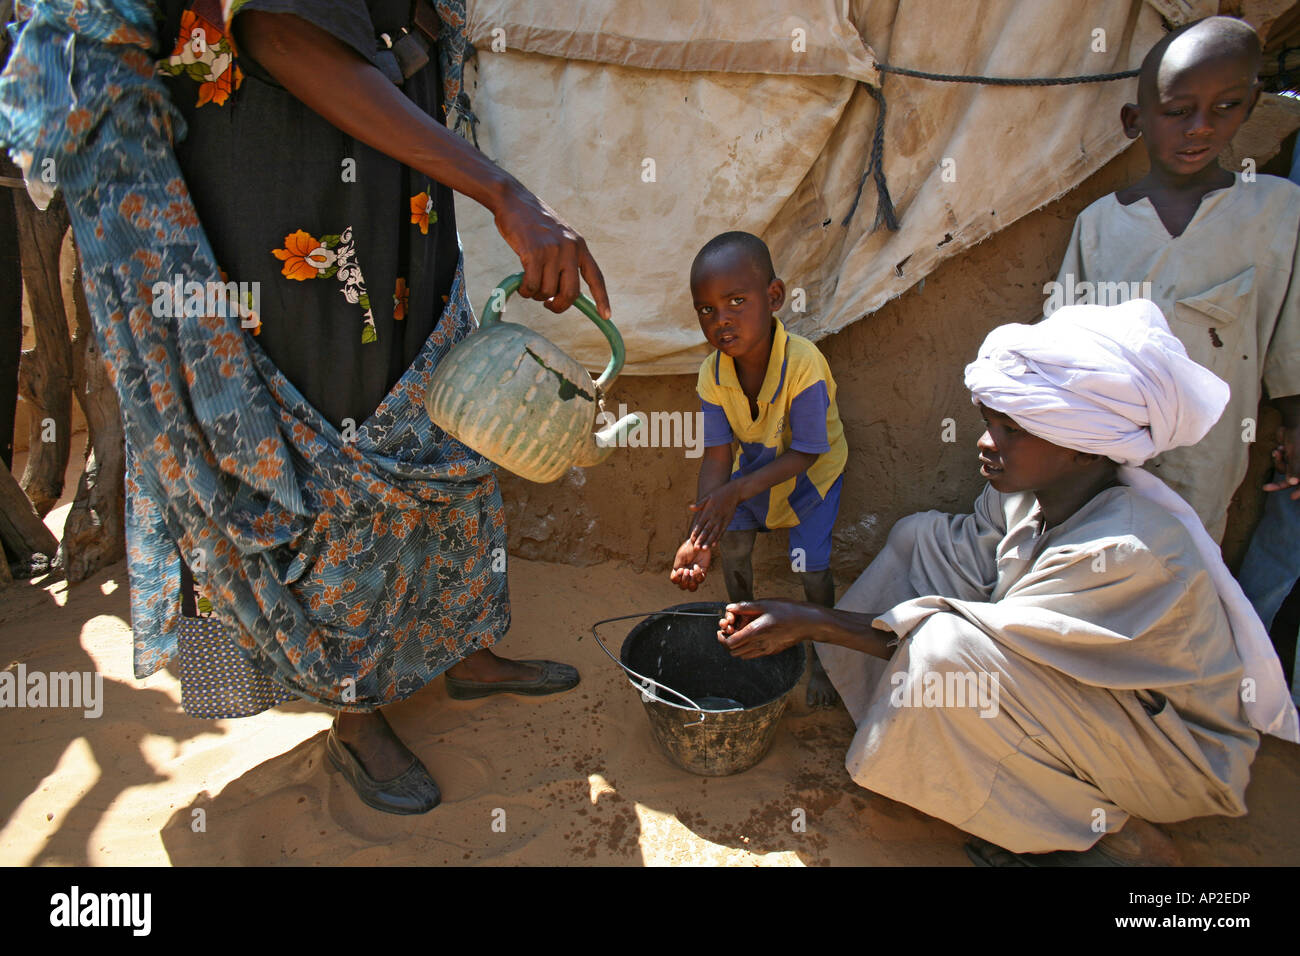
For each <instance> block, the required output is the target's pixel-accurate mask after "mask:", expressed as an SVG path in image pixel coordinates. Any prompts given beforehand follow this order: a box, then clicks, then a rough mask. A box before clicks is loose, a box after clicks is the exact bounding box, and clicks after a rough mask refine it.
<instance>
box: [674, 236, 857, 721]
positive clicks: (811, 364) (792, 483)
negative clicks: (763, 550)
mask: <svg viewBox="0 0 1300 956" xmlns="http://www.w3.org/2000/svg"><path fill="white" fill-rule="evenodd" d="M691 297H692V299H693V300H694V302H695V313H696V315H697V316H698V317H699V320H700V328H701V330H703V332H704V336H705V338H707V339H708V341H709V344H710V345H712V346H713V348H714V351H713V353H712V354H710V355H709V357H708V358H706V359H705V360H704V364H703V365H701V366H700V376H699V382H698V385H697V391H698V392H699V395H700V404H701V407H702V408H703V411H704V448H705V450H704V458H703V460H702V461H701V463H700V477H699V484H698V487H697V494H696V502H695V504H693V505H691V510H692V511H693V512H695V516H694V518H693V520H692V522H691V527H690V531H689V533H688V535H687V538H686V540H685V541H684V542H682V545H681V547H680V548H678V549H677V556H676V559H675V560H674V562H673V570H672V574H671V578H672V580H673V581H674V582H675V583H676V584H677V585H678V586H679V587H681V588H683V589H685V590H689V591H694V590H695V589H696V588H697V587H699V585H700V583H701V582H702V581H703V580H704V577H705V574H706V573H707V571H708V569H709V566H710V564H711V563H712V560H713V551H714V549H715V548H718V549H719V550H720V551H721V553H722V568H723V577H724V580H725V581H726V586H727V597H728V598H729V599H730V600H731V601H732V602H733V603H734V602H738V601H752V600H753V599H754V572H753V564H752V555H753V550H754V540H755V537H756V535H757V533H758V532H759V531H770V530H772V529H774V528H789V529H790V563H791V567H792V568H793V569H794V570H795V571H796V572H798V573H799V577H800V579H801V580H802V582H803V589H804V595H805V596H806V597H807V599H808V600H809V601H810V602H812V603H814V604H820V605H822V606H824V607H834V605H835V584H834V581H833V580H832V578H831V570H830V557H831V528H832V527H833V526H834V524H835V516H836V515H837V514H838V513H839V507H840V486H841V485H842V484H843V475H844V462H845V459H846V458H847V457H848V445H847V444H846V443H845V441H844V429H843V427H842V426H841V424H840V416H839V411H838V409H837V408H836V406H835V380H834V379H833V378H832V377H831V371H830V367H829V366H828V365H827V364H826V359H825V357H824V356H823V355H822V354H821V352H820V351H819V350H818V348H817V346H815V345H814V344H813V343H812V342H810V341H808V340H807V339H805V338H803V337H802V336H798V335H790V334H789V333H788V332H786V330H785V326H784V325H783V324H782V323H781V320H780V319H778V318H777V317H776V315H775V313H776V311H777V310H778V309H780V308H781V305H782V304H783V303H784V302H785V284H784V283H782V282H781V280H780V279H778V278H777V277H776V272H775V270H774V269H773V268H772V257H771V254H770V253H769V252H768V248H767V245H766V244H765V243H764V242H763V240H761V239H759V238H758V237H757V236H754V235H751V234H749V233H746V232H726V233H723V234H722V235H720V236H717V237H715V238H714V239H711V240H710V241H709V242H708V243H707V244H706V245H705V246H704V248H703V249H701V250H700V252H699V254H698V255H697V256H696V257H695V262H694V263H693V264H692V265H691ZM733 440H735V441H738V442H739V443H740V450H739V453H738V454H737V455H736V456H735V457H734V459H733V456H732V450H731V448H732V441H733ZM808 657H809V666H810V669H811V674H810V677H809V680H808V694H807V701H808V705H809V706H811V707H829V706H832V705H833V704H834V703H835V701H836V699H837V695H836V693H835V689H834V687H833V686H832V685H831V683H830V680H829V679H828V678H827V676H826V671H825V670H823V669H822V666H821V662H820V661H819V660H818V659H817V655H816V653H814V652H812V651H811V645H810V652H809V655H808Z"/></svg>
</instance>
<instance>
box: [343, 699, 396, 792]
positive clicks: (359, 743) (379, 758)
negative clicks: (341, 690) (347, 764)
mask: <svg viewBox="0 0 1300 956" xmlns="http://www.w3.org/2000/svg"><path fill="white" fill-rule="evenodd" d="M334 728H335V730H334V732H335V735H336V736H337V737H338V739H339V740H340V741H341V742H342V743H344V744H346V745H347V748H348V749H349V750H350V751H352V754H353V756H355V757H356V758H357V761H358V762H359V763H360V764H361V766H362V768H363V769H364V770H365V772H366V773H367V774H368V775H369V776H370V777H371V778H373V779H375V780H392V779H394V778H395V777H399V776H401V775H402V774H403V773H404V772H405V771H406V770H407V769H408V768H409V767H410V766H411V764H412V763H414V762H415V761H416V760H417V758H416V756H415V754H413V753H411V751H410V750H409V749H407V746H406V744H404V743H402V741H401V738H399V737H398V736H397V734H395V733H394V732H393V728H392V727H390V726H389V725H388V721H387V720H385V719H384V715H383V714H382V713H380V712H379V711H377V710H376V711H373V712H371V713H368V714H352V713H343V712H340V713H339V714H337V715H336V716H335V718H334Z"/></svg>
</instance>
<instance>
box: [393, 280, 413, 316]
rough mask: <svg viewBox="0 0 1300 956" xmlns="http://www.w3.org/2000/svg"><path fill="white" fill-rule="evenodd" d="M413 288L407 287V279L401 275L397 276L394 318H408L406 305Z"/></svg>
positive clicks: (394, 295)
mask: <svg viewBox="0 0 1300 956" xmlns="http://www.w3.org/2000/svg"><path fill="white" fill-rule="evenodd" d="M410 294H411V290H410V289H408V288H407V287H406V280H405V279H403V278H402V277H401V276H398V277H397V290H396V291H395V292H394V293H393V320H394V321H396V322H401V321H402V319H404V318H406V305H407V301H408V300H409V298H410Z"/></svg>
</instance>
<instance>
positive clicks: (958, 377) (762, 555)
mask: <svg viewBox="0 0 1300 956" xmlns="http://www.w3.org/2000/svg"><path fill="white" fill-rule="evenodd" d="M1145 164H1146V157H1145V154H1144V153H1143V152H1142V150H1141V149H1132V148H1130V149H1129V150H1127V151H1125V152H1124V153H1123V154H1121V155H1120V156H1119V157H1117V158H1116V159H1115V160H1113V161H1112V162H1110V163H1109V164H1107V165H1106V166H1105V167H1103V168H1102V169H1101V170H1099V171H1098V172H1097V173H1096V174H1094V175H1093V176H1091V177H1090V178H1089V179H1087V180H1086V181H1084V182H1083V183H1082V184H1081V185H1080V186H1079V187H1078V188H1077V189H1075V190H1074V191H1072V192H1071V193H1069V194H1068V195H1066V196H1064V197H1062V198H1061V199H1059V200H1057V201H1056V202H1053V203H1051V204H1049V205H1047V206H1045V207H1044V208H1042V209H1040V210H1038V211H1037V212H1034V213H1031V214H1030V215H1028V216H1026V217H1024V218H1022V219H1021V220H1020V221H1018V222H1016V223H1013V224H1012V225H1011V226H1009V227H1008V228H1006V229H1004V230H1003V231H1001V232H999V233H997V234H996V235H994V236H993V237H991V238H990V239H988V240H987V241H986V242H984V243H982V244H980V245H978V246H976V247H974V248H973V249H972V250H970V251H969V252H968V253H966V254H965V255H962V256H961V257H959V258H956V259H953V260H950V261H948V262H946V263H945V264H943V265H942V266H940V267H939V268H938V269H937V270H936V271H935V272H934V273H933V274H931V275H930V276H928V277H927V278H926V279H925V281H924V282H923V283H921V284H919V285H918V286H916V287H914V288H913V289H911V290H909V291H908V292H907V293H905V294H904V295H902V296H900V297H899V298H897V299H895V300H893V301H892V302H890V303H888V304H887V305H885V306H884V307H883V308H881V309H880V310H879V311H878V312H876V313H875V314H873V315H870V316H867V317H866V318H864V319H862V320H861V321H859V322H856V323H855V324H853V325H852V326H850V327H849V328H847V329H845V330H844V331H843V332H840V333H838V334H837V335H834V336H831V337H829V338H826V339H823V340H822V341H821V342H820V343H819V345H820V347H821V349H822V351H823V352H824V353H825V355H826V357H827V359H828V360H829V362H830V366H831V371H832V373H833V375H834V376H835V381H836V383H837V385H838V388H839V395H838V403H839V410H840V417H841V419H842V420H843V422H844V427H845V436H846V439H847V441H848V444H849V465H848V468H847V470H846V474H845V484H844V490H843V495H842V499H841V504H840V516H839V520H838V522H837V525H836V530H835V534H834V552H833V557H832V566H833V568H834V570H835V577H836V581H837V584H838V586H839V588H840V589H841V590H842V589H843V588H845V587H846V586H847V585H848V584H849V583H851V581H852V580H853V578H854V577H855V576H856V575H857V574H858V573H859V572H860V571H861V570H862V568H863V567H865V566H866V564H867V563H868V561H869V560H870V559H871V557H872V556H873V555H874V554H875V553H876V552H877V551H878V550H879V549H880V547H881V546H882V545H883V544H884V540H885V536H886V535H887V534H888V533H889V529H890V528H891V527H892V526H893V524H894V522H895V521H897V520H898V519H899V518H901V517H903V516H904V515H907V514H911V513H912V512H915V511H924V510H928V509H932V508H933V509H939V510H943V511H955V512H962V511H967V510H969V508H970V505H971V503H972V502H973V501H974V499H975V497H976V496H977V495H978V494H979V492H980V491H981V489H982V488H983V484H984V482H983V479H982V478H980V476H979V472H978V465H977V464H976V460H975V456H976V451H975V442H976V441H977V440H978V438H979V436H980V434H981V433H982V431H983V426H982V424H981V423H980V418H979V415H978V414H977V412H976V411H975V408H974V406H972V405H971V403H970V397H969V393H968V392H967V391H966V389H965V387H964V385H963V384H962V370H963V368H964V367H965V365H966V363H967V362H969V361H970V360H971V358H972V357H973V356H974V354H975V350H976V349H977V348H978V346H979V343H980V342H981V341H982V340H983V338H984V336H985V335H986V334H987V333H988V331H989V330H990V329H992V328H994V327H995V326H998V325H1002V324H1004V323H1007V322H1021V321H1028V320H1030V319H1031V318H1032V317H1033V316H1035V315H1038V314H1041V311H1042V307H1043V301H1044V295H1043V285H1044V284H1045V283H1047V282H1050V281H1052V280H1053V279H1054V278H1055V276H1056V270H1057V267H1058V266H1059V264H1060V260H1061V257H1062V255H1063V254H1064V252H1065V246H1066V244H1067V242H1068V241H1069V237H1070V230H1071V228H1072V226H1073V223H1074V218H1075V216H1076V215H1077V214H1078V213H1079V212H1080V211H1081V210H1082V209H1083V208H1084V207H1085V206H1086V205H1087V204H1088V203H1090V202H1092V201H1093V200H1095V199H1097V198H1099V197H1101V196H1103V195H1105V194H1106V193H1108V192H1112V191H1114V190H1115V189H1117V188H1119V187H1120V186H1122V185H1125V184H1126V183H1129V182H1131V181H1133V180H1134V179H1136V178H1138V177H1139V176H1141V175H1142V174H1143V173H1144V172H1145ZM902 214H903V215H906V214H907V211H906V209H904V210H902ZM596 251H597V254H599V250H596ZM777 270H778V273H779V272H780V263H778V264H777ZM682 281H683V290H682V294H683V295H685V294H686V288H685V277H683V280H682ZM694 388H695V379H694V376H681V375H677V376H647V377H631V376H629V377H626V378H623V379H620V380H619V381H618V382H617V383H616V385H615V388H614V394H613V395H612V403H611V404H612V405H617V403H619V402H622V403H625V404H626V405H627V407H628V409H629V410H636V411H646V412H648V411H669V412H671V411H679V410H680V411H683V412H693V411H694V410H696V409H697V408H698V404H697V401H696V398H695V391H694ZM610 410H611V411H614V410H615V409H614V408H612V407H611V409H610ZM945 419H952V420H953V426H954V427H953V428H950V429H949V433H948V435H947V436H945V434H944V420H945ZM1275 425H1276V417H1275V415H1274V414H1273V413H1272V410H1271V409H1268V410H1267V414H1265V415H1264V417H1263V418H1262V419H1261V422H1260V426H1261V427H1260V429H1259V434H1260V435H1261V436H1271V435H1272V433H1273V428H1274V427H1275ZM945 437H950V438H952V439H953V440H952V441H944V438H945ZM1268 444H1269V442H1268V441H1265V442H1260V443H1257V444H1256V445H1255V447H1254V455H1253V456H1252V468H1251V471H1250V473H1249V474H1248V475H1247V478H1246V480H1245V481H1244V482H1243V484H1242V488H1243V489H1247V490H1246V491H1245V493H1244V494H1243V493H1242V492H1239V493H1238V505H1237V508H1236V518H1235V519H1234V518H1233V517H1232V516H1230V522H1229V531H1228V536H1227V539H1226V540H1225V546H1224V550H1225V554H1226V555H1227V557H1228V558H1229V563H1230V564H1233V563H1234V561H1235V559H1237V558H1238V556H1239V554H1240V552H1241V550H1242V549H1243V548H1244V545H1245V540H1244V538H1245V535H1246V534H1248V532H1249V529H1250V528H1251V527H1253V525H1254V521H1255V516H1256V515H1257V514H1258V510H1259V506H1260V494H1261V493H1259V492H1257V491H1254V490H1251V489H1257V488H1258V487H1259V485H1260V483H1261V481H1262V478H1261V477H1260V475H1262V473H1263V469H1264V467H1265V465H1266V464H1267V446H1268ZM698 468H699V462H698V459H690V458H687V457H686V454H685V451H684V450H683V449H681V448H626V449H618V450H616V451H615V453H614V455H613V457H612V458H611V459H610V461H608V462H606V463H605V464H603V465H600V466H598V467H595V468H591V469H588V470H586V471H577V470H574V471H572V472H570V473H569V474H568V476H566V477H565V478H562V479H561V480H559V481H557V482H555V483H553V484H549V485H537V484H533V483H531V482H527V481H524V480H523V479H520V478H517V477H515V476H513V475H509V474H505V473H502V485H503V493H504V496H505V501H506V510H507V516H508V521H509V530H510V550H511V552H512V553H514V554H518V555H520V556H523V557H527V558H537V559H543V560H548V561H558V562H563V563H568V564H578V565H590V564H596V563H599V562H603V561H609V560H618V561H623V562H627V563H629V564H631V565H632V566H634V567H635V568H637V569H638V570H641V569H657V568H661V569H663V571H664V573H665V574H666V573H667V571H668V569H669V567H671V563H672V557H673V554H674V552H675V551H676V548H677V546H678V544H680V542H681V539H682V535H683V532H684V531H685V528H686V525H687V523H688V515H689V512H688V511H687V505H688V504H689V503H690V502H691V501H692V500H694V495H695V482H696V476H697V474H698ZM785 538H786V535H785V534H784V533H782V532H776V533H773V534H770V535H763V536H760V543H759V546H758V548H757V550H756V552H755V570H756V572H757V575H758V584H759V590H760V592H761V591H762V589H763V588H762V582H763V581H765V580H771V578H770V575H773V574H788V573H789V572H788V571H787V570H785V569H786V568H787V567H788V559H787V558H786V556H785V546H786V542H785Z"/></svg>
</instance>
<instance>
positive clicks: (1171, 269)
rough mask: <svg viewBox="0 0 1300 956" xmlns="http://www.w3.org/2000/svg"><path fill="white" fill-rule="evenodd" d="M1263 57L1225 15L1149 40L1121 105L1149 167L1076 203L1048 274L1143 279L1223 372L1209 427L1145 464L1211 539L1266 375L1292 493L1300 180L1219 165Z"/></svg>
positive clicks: (1188, 340)
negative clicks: (1217, 413)
mask: <svg viewBox="0 0 1300 956" xmlns="http://www.w3.org/2000/svg"><path fill="white" fill-rule="evenodd" d="M1260 56H1261V53H1260V42H1259V37H1258V36H1257V35H1256V33H1255V31H1254V30H1253V29H1251V27H1250V26H1249V25H1248V24H1246V23H1243V22H1242V21H1240V20H1234V19H1231V18H1228V17H1210V18H1208V19H1206V20H1201V21H1199V22H1197V23H1194V24H1191V25H1189V26H1186V27H1183V28H1181V29H1179V30H1176V31H1174V32H1172V33H1170V34H1169V35H1168V36H1166V37H1165V38H1164V39H1162V40H1161V41H1160V42H1159V43H1157V44H1156V45H1155V46H1154V47H1152V49H1151V51H1150V52H1149V53H1148V54H1147V55H1146V58H1145V59H1144V60H1143V61H1142V72H1141V76H1140V77H1139V79H1138V102H1137V104H1136V105H1134V104H1131V103H1130V104H1128V105H1126V106H1125V107H1124V108H1123V110H1122V111H1121V121H1122V123H1123V124H1124V132H1125V133H1126V134H1127V135H1128V136H1129V137H1130V138H1135V137H1138V136H1141V137H1142V141H1143V145H1144V146H1145V147H1146V151H1147V157H1148V160H1149V162H1150V171H1149V172H1148V173H1147V175H1146V176H1145V177H1144V178H1143V179H1141V180H1140V181H1138V182H1137V183H1134V184H1133V185H1132V186H1129V187H1127V188H1126V189H1121V190H1120V191H1118V192H1116V193H1114V194H1112V195H1109V196H1105V197H1103V198H1102V199H1099V200H1097V201H1096V202H1095V203H1093V204H1092V205H1091V206H1089V207H1088V208H1087V209H1085V210H1084V211H1083V212H1082V213H1081V214H1080V215H1079V218H1078V219H1077V220H1076V222H1075V224H1074V233H1073V234H1072V235H1071V237H1070V246H1069V249H1068V250H1067V251H1066V254H1065V260H1064V262H1063V263H1062V264H1061V270H1060V274H1059V275H1058V276H1057V282H1058V288H1059V287H1062V286H1064V287H1069V286H1070V285H1071V280H1072V282H1073V284H1074V285H1076V286H1077V284H1078V283H1079V282H1085V281H1086V282H1093V283H1097V282H1135V281H1136V282H1149V283H1150V289H1151V292H1150V298H1152V299H1153V300H1154V301H1155V302H1156V304H1157V305H1158V306H1159V307H1160V310H1161V312H1163V313H1164V315H1165V318H1166V320H1167V321H1168V323H1169V328H1170V330H1171V331H1172V332H1173V333H1174V334H1175V335H1176V336H1177V337H1178V338H1179V339H1180V340H1181V341H1182V343H1183V345H1184V346H1185V347H1186V348H1187V352H1188V355H1189V356H1191V358H1192V359H1193V360H1194V361H1196V362H1198V363H1199V364H1201V365H1203V366H1204V367H1206V368H1208V369H1210V370H1211V371H1212V372H1214V373H1215V374H1216V375H1218V376H1219V377H1220V378H1222V379H1224V380H1225V381H1226V382H1228V384H1229V386H1230V387H1231V389H1232V397H1231V398H1230V399H1229V402H1228V407H1227V409H1226V410H1225V411H1224V413H1223V417H1222V418H1220V419H1219V422H1218V424H1216V425H1215V426H1214V427H1213V428H1212V429H1211V430H1210V432H1209V433H1208V434H1207V435H1206V436H1205V438H1203V439H1202V440H1201V441H1200V442H1198V443H1197V444H1196V445H1193V446H1190V447H1186V448H1177V449H1174V450H1172V451H1169V452H1166V453H1165V454H1163V455H1160V456H1159V457H1157V458H1155V459H1154V460H1153V461H1152V462H1151V463H1149V464H1148V465H1147V467H1148V468H1150V470H1151V471H1153V472H1154V473H1155V474H1157V475H1159V476H1160V478H1161V479H1163V480H1164V481H1165V483H1166V484H1168V485H1169V486H1170V487H1171V488H1173V489H1174V490H1175V491H1176V492H1178V493H1179V494H1180V495H1182V496H1183V498H1185V499H1186V500H1187V502H1188V503H1189V504H1190V505H1191V506H1192V508H1193V509H1194V510H1195V511H1196V513H1197V514H1198V515H1199V516H1200V518H1201V520H1202V521H1203V522H1204V523H1205V527H1206V530H1208V531H1209V533H1210V536H1211V537H1213V538H1214V539H1215V540H1216V541H1221V540H1222V539H1223V533H1224V528H1225V525H1226V522H1227V513H1228V505H1229V503H1230V501H1231V499H1232V495H1233V493H1234V492H1235V491H1236V490H1237V486H1238V485H1239V484H1240V483H1241V480H1242V478H1243V477H1244V476H1245V473H1246V466H1247V461H1248V457H1249V442H1251V441H1253V440H1254V437H1255V436H1254V428H1255V415H1256V412H1257V409H1258V406H1259V401H1260V397H1261V390H1260V384H1261V379H1262V381H1263V386H1264V388H1266V389H1267V390H1268V395H1269V397H1270V399H1271V401H1272V402H1273V404H1274V405H1275V406H1277V408H1278V410H1279V411H1280V412H1281V413H1282V422H1283V427H1282V433H1281V434H1280V435H1279V436H1278V438H1279V444H1280V445H1281V446H1282V452H1281V454H1280V455H1279V456H1277V457H1278V466H1279V471H1281V472H1282V473H1283V476H1284V477H1282V478H1281V479H1279V480H1275V481H1274V482H1272V483H1270V484H1267V485H1265V486H1264V487H1265V489H1266V490H1268V491H1270V492H1272V493H1274V494H1284V495H1288V496H1290V497H1294V498H1300V487H1296V486H1300V449H1297V432H1298V431H1300V394H1297V393H1300V282H1297V281H1296V279H1295V275H1296V271H1297V270H1296V262H1297V256H1298V255H1300V244H1298V243H1297V235H1298V234H1300V187H1298V186H1296V185H1295V184H1294V183H1291V182H1289V181H1287V180H1285V179H1281V178H1279V177H1276V176H1263V175H1261V176H1258V177H1253V176H1252V177H1251V178H1249V179H1245V178H1243V177H1242V176H1241V174H1240V173H1233V172H1228V171H1227V170H1225V169H1223V168H1222V167H1220V166H1219V164H1218V158H1219V154H1220V153H1221V152H1222V151H1223V150H1224V148H1225V147H1226V146H1227V145H1228V143H1229V142H1230V141H1231V139H1232V137H1233V135H1234V134H1235V133H1236V132H1237V129H1238V128H1239V127H1240V126H1241V124H1242V123H1243V122H1244V121H1245V119H1246V117H1247V116H1249V115H1250V111H1251V109H1252V108H1253V107H1254V105H1255V100H1256V98H1257V97H1258V95H1259V85H1258V74H1259V65H1260ZM1066 304H1068V303H1066ZM1103 304H1106V303H1103ZM1289 503H1290V502H1288V504H1289ZM1297 545H1298V546H1300V542H1297Z"/></svg>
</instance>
